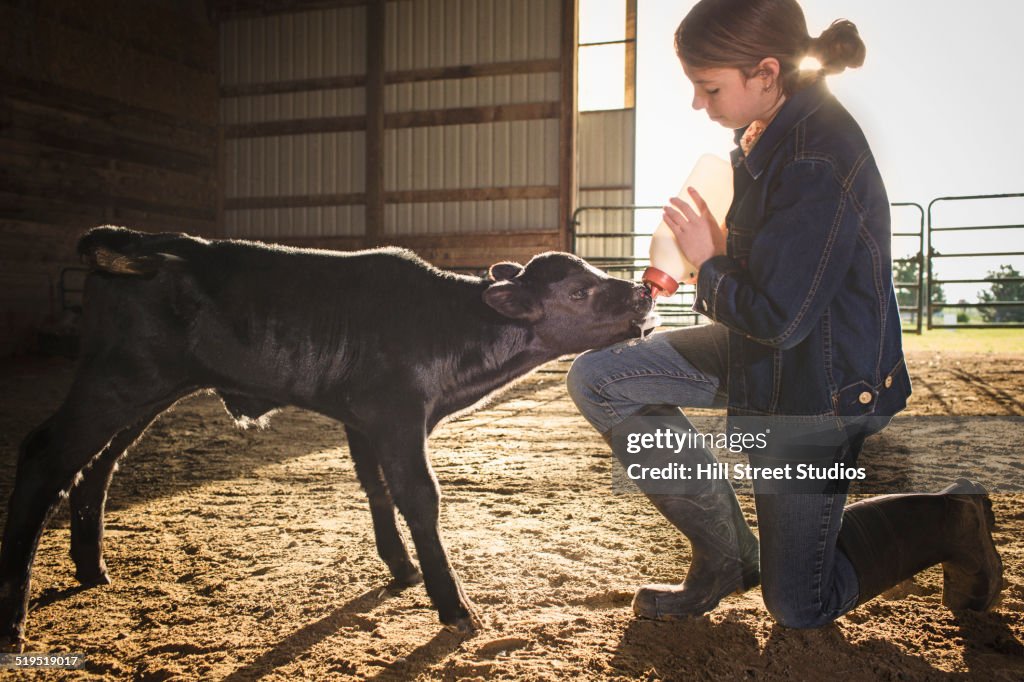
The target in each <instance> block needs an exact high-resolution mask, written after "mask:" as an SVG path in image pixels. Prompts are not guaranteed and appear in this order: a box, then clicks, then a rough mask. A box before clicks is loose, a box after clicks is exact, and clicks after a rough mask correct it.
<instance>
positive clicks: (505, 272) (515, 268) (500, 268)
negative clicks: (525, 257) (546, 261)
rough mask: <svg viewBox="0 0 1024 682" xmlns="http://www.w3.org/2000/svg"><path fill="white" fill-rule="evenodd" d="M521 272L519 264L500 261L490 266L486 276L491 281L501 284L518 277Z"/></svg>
mask: <svg viewBox="0 0 1024 682" xmlns="http://www.w3.org/2000/svg"><path fill="white" fill-rule="evenodd" d="M522 271H523V266H522V265H520V264H519V263H512V262H511V261H502V262H501V263H495V264H494V265H492V266H491V268H490V270H488V271H487V276H488V277H490V278H491V279H493V280H494V281H495V282H501V281H504V280H507V279H513V278H515V277H518V276H519V274H520V273H521V272H522Z"/></svg>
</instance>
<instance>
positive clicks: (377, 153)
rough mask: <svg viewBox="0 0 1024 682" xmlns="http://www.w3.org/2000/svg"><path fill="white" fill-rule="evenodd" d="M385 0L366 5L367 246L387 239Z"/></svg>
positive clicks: (372, 1)
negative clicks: (385, 228) (385, 223)
mask: <svg viewBox="0 0 1024 682" xmlns="http://www.w3.org/2000/svg"><path fill="white" fill-rule="evenodd" d="M386 9H387V3H386V0H370V1H369V2H368V3H367V5H366V235H365V239H364V242H365V244H366V245H367V246H376V245H378V244H380V243H381V241H382V239H383V236H384V31H385V17H386V14H387V13H386Z"/></svg>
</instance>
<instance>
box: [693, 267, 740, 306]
mask: <svg viewBox="0 0 1024 682" xmlns="http://www.w3.org/2000/svg"><path fill="white" fill-rule="evenodd" d="M740 269H741V268H740V265H739V263H737V262H736V260H735V259H734V258H733V257H732V256H714V257H712V258H709V259H707V260H706V261H704V263H703V265H701V266H700V272H698V273H697V292H696V295H695V296H694V299H693V311H694V312H696V313H700V314H701V315H707V316H708V317H710V318H711V319H713V320H714V319H716V318H715V299H716V298H717V297H718V288H719V287H720V286H721V285H722V280H723V279H725V277H726V275H728V274H729V273H732V272H736V271H738V270H740Z"/></svg>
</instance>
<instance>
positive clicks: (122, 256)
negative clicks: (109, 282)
mask: <svg viewBox="0 0 1024 682" xmlns="http://www.w3.org/2000/svg"><path fill="white" fill-rule="evenodd" d="M149 236H150V235H146V234H144V233H142V232H136V231H135V230H129V229H126V228H123V227H113V226H110V225H105V226H103V227H95V228H93V229H91V230H89V231H88V232H86V233H85V234H84V235H83V236H82V238H81V239H80V240H79V241H78V255H79V256H80V257H81V259H82V262H83V263H85V264H86V265H88V266H89V267H90V268H92V269H93V270H99V271H102V272H108V273H111V274H114V275H134V276H141V277H151V276H153V275H155V274H156V273H157V271H158V270H159V269H160V265H161V264H162V263H163V262H164V261H165V260H166V256H165V255H164V254H160V253H140V247H141V246H142V244H143V240H145V239H146V238H147V237H149Z"/></svg>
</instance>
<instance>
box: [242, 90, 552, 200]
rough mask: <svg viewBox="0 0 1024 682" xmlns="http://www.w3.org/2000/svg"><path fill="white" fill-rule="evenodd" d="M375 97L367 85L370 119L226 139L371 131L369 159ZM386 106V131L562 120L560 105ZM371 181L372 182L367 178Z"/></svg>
mask: <svg viewBox="0 0 1024 682" xmlns="http://www.w3.org/2000/svg"><path fill="white" fill-rule="evenodd" d="M370 108H371V97H370V95H369V84H367V97H366V110H367V115H366V116H328V117H322V118H304V119H288V120H284V121H263V122H261V123H236V124H232V125H227V126H224V136H225V137H226V138H250V137H275V136H277V135H310V134H313V133H338V132H350V131H354V130H367V134H368V137H367V142H366V144H367V155H368V156H369V153H370V146H369V145H370V140H369V128H370V124H369V123H368V121H369V120H370V114H371V112H370ZM383 108H384V107H383V102H381V107H380V111H379V112H374V114H373V115H374V116H377V115H381V116H382V118H383V123H382V124H381V126H382V128H387V129H394V128H423V127H427V126H446V125H467V124H474V123H495V122H498V121H534V120H542V119H547V118H559V116H560V114H559V103H558V102H529V103H526V104H502V105H498V106H486V107H462V108H458V109H430V110H427V111H401V112H394V113H390V114H384V113H383ZM367 181H369V178H367Z"/></svg>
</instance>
